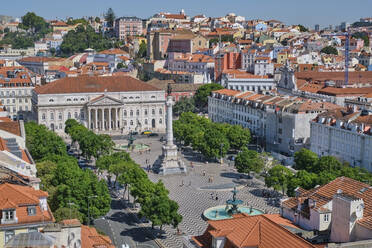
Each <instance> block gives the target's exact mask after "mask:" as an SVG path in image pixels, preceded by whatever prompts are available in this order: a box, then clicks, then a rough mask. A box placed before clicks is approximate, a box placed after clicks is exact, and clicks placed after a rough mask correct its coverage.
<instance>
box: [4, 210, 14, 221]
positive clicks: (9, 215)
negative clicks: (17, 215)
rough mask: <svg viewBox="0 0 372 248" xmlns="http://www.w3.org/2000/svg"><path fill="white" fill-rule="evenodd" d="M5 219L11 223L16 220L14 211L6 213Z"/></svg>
mask: <svg viewBox="0 0 372 248" xmlns="http://www.w3.org/2000/svg"><path fill="white" fill-rule="evenodd" d="M4 217H5V218H4V219H5V220H7V221H9V220H14V211H13V210H6V211H4Z"/></svg>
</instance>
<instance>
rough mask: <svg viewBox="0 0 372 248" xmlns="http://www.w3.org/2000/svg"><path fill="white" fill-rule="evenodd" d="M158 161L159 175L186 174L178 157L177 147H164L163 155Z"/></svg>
mask: <svg viewBox="0 0 372 248" xmlns="http://www.w3.org/2000/svg"><path fill="white" fill-rule="evenodd" d="M159 160H160V161H159V162H160V164H159V165H160V167H159V169H158V173H159V174H161V175H170V174H183V173H186V167H185V165H184V163H183V161H182V160H181V159H180V158H179V157H178V153H177V146H175V145H172V146H168V145H164V146H163V154H162V156H161V157H160V159H159Z"/></svg>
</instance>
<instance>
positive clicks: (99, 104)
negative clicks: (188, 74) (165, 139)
mask: <svg viewBox="0 0 372 248" xmlns="http://www.w3.org/2000/svg"><path fill="white" fill-rule="evenodd" d="M32 108H33V113H34V114H35V120H36V121H37V123H39V124H44V125H45V126H47V127H48V128H49V129H51V130H54V131H56V132H57V133H63V132H64V128H65V122H66V120H68V119H75V120H77V121H78V122H80V123H82V124H84V125H85V126H86V127H87V128H89V129H91V130H93V131H95V132H97V133H108V134H114V133H124V134H126V133H129V131H130V130H132V131H138V132H142V131H144V130H152V131H155V132H165V92H164V91H163V90H159V89H158V88H155V87H153V86H151V85H149V84H146V83H144V82H142V81H140V80H138V79H135V78H132V77H129V76H120V77H117V76H116V77H112V76H105V77H99V76H83V77H77V78H63V79H60V80H57V81H55V82H52V83H49V84H47V85H44V86H40V87H37V88H35V90H34V91H33V94H32Z"/></svg>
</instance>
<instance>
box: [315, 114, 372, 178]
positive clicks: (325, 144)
mask: <svg viewBox="0 0 372 248" xmlns="http://www.w3.org/2000/svg"><path fill="white" fill-rule="evenodd" d="M371 128H372V114H371V112H370V111H368V110H363V111H353V109H347V110H334V111H330V112H326V113H322V114H320V115H318V116H317V117H316V118H314V119H313V120H312V121H311V150H312V151H313V152H315V153H316V154H318V155H319V156H327V155H331V156H335V157H337V158H339V159H341V160H344V161H346V162H348V163H350V165H352V166H360V167H363V168H366V169H367V170H369V171H372V149H371V147H372V130H371Z"/></svg>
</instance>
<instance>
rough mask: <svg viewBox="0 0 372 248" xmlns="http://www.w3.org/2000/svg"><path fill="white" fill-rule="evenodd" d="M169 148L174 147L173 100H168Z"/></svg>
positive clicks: (169, 98)
mask: <svg viewBox="0 0 372 248" xmlns="http://www.w3.org/2000/svg"><path fill="white" fill-rule="evenodd" d="M167 146H173V99H172V97H169V96H168V99H167Z"/></svg>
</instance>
